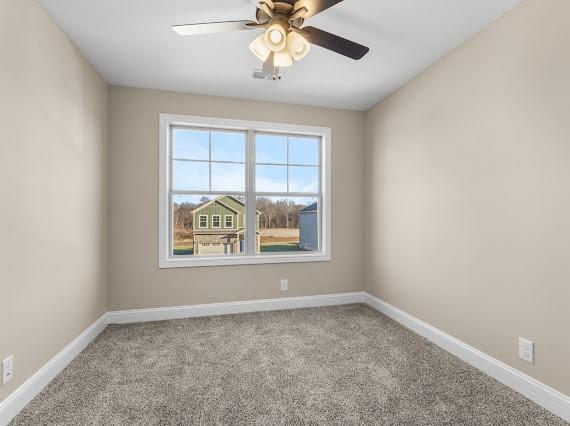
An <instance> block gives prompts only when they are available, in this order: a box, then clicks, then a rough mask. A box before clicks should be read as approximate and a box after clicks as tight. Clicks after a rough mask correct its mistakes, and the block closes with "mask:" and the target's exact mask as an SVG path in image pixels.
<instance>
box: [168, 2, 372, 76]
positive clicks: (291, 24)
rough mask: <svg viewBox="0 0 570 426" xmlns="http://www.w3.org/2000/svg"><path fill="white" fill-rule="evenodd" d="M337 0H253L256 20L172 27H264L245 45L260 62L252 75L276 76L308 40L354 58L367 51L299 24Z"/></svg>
mask: <svg viewBox="0 0 570 426" xmlns="http://www.w3.org/2000/svg"><path fill="white" fill-rule="evenodd" d="M341 1H343V0H280V1H273V0H255V1H254V2H255V4H256V6H257V10H256V15H255V16H256V19H257V22H253V21H227V22H210V23H201V24H188V25H174V26H173V27H172V29H173V30H174V31H176V32H177V33H178V34H180V35H195V34H208V33H216V32H226V31H239V30H255V29H264V30H265V32H264V33H263V34H262V35H260V36H258V37H256V38H255V39H254V40H253V41H252V42H251V44H250V45H249V49H250V50H251V52H252V53H253V54H254V55H255V56H256V57H257V58H258V59H259V60H260V61H261V62H263V63H264V64H263V69H262V71H260V72H256V73H254V77H256V74H261V75H263V76H264V77H265V78H270V77H272V78H273V80H276V79H277V78H276V77H277V76H280V74H279V68H282V67H288V66H291V65H293V61H300V60H301V59H303V58H304V57H305V56H307V54H308V53H309V52H310V50H311V44H316V45H318V46H321V47H323V48H325V49H328V50H331V51H333V52H335V53H338V54H341V55H343V56H346V57H349V58H351V59H355V60H358V59H361V58H362V57H363V56H364V55H366V54H367V53H368V51H369V49H368V47H366V46H362V45H360V44H358V43H355V42H353V41H350V40H347V39H345V38H343V37H339V36H337V35H334V34H331V33H328V32H326V31H323V30H320V29H318V28H315V27H302V25H303V24H304V21H305V19H307V18H310V17H312V16H315V15H316V14H318V13H320V12H322V11H323V10H326V9H328V8H329V7H332V6H334V5H335V4H337V3H340V2H341ZM256 78H258V77H256ZM279 79H280V77H279Z"/></svg>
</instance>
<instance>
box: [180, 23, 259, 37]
mask: <svg viewBox="0 0 570 426" xmlns="http://www.w3.org/2000/svg"><path fill="white" fill-rule="evenodd" d="M258 26H259V24H258V23H257V22H253V21H225V22H205V23H201V24H186V25H173V26H172V29H173V30H174V31H176V32H177V33H178V34H180V35H196V34H212V33H224V32H228V31H241V30H254V29H255V28H257V27H258Z"/></svg>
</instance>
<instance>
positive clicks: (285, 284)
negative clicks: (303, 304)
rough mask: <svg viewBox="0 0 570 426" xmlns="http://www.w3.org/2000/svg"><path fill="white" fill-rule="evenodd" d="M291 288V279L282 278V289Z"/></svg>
mask: <svg viewBox="0 0 570 426" xmlns="http://www.w3.org/2000/svg"><path fill="white" fill-rule="evenodd" d="M287 290H289V280H281V291H287Z"/></svg>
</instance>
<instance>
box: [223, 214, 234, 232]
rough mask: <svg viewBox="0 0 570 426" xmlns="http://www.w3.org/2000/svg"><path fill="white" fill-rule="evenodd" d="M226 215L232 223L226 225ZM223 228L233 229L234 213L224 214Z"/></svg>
mask: <svg viewBox="0 0 570 426" xmlns="http://www.w3.org/2000/svg"><path fill="white" fill-rule="evenodd" d="M228 217H229V218H230V219H231V222H232V224H231V225H230V226H228ZM224 229H234V215H233V214H227V215H224Z"/></svg>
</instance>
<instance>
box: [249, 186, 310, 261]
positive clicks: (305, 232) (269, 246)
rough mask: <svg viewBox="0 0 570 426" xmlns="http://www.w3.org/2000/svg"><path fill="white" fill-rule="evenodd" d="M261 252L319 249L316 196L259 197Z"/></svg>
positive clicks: (257, 204) (257, 205) (297, 251)
mask: <svg viewBox="0 0 570 426" xmlns="http://www.w3.org/2000/svg"><path fill="white" fill-rule="evenodd" d="M256 208H257V210H258V211H260V212H261V214H260V215H259V232H260V251H261V253H275V252H280V253H287V252H290V253H295V252H296V253H299V252H306V251H318V250H319V216H320V215H319V203H318V198H316V197H302V198H301V197H258V198H257V201H256Z"/></svg>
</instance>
